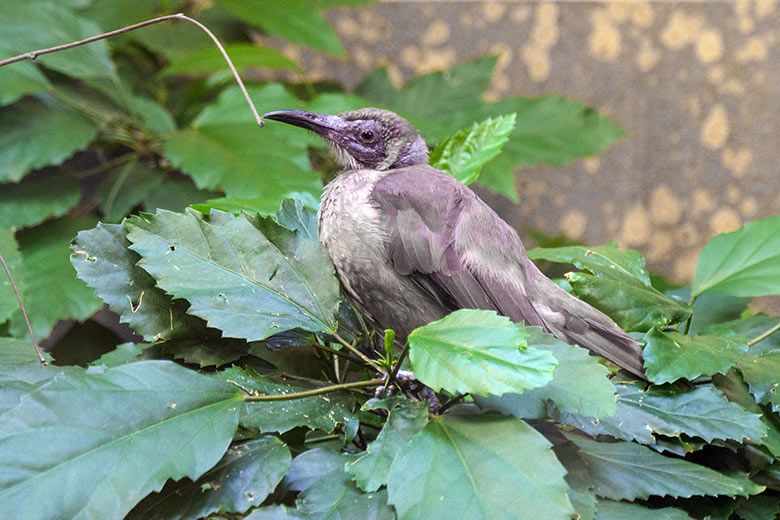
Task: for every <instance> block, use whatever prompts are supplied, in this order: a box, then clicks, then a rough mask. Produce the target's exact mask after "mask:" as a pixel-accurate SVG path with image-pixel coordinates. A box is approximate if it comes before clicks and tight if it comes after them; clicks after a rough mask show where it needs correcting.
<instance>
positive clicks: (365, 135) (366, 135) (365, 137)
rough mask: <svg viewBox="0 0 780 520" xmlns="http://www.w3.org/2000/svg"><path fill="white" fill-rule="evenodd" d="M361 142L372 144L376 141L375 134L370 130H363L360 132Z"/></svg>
mask: <svg viewBox="0 0 780 520" xmlns="http://www.w3.org/2000/svg"><path fill="white" fill-rule="evenodd" d="M360 140H361V141H363V142H364V143H370V142H372V141H373V140H374V132H369V131H368V130H363V131H362V132H360Z"/></svg>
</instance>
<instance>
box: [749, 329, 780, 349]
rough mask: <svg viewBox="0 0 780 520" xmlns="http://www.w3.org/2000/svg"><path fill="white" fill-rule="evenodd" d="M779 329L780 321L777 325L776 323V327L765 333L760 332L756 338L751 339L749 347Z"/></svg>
mask: <svg viewBox="0 0 780 520" xmlns="http://www.w3.org/2000/svg"><path fill="white" fill-rule="evenodd" d="M778 330H780V323H778V324H777V325H775V326H774V327H772V328H771V329H769V330H768V331H766V332H764V333H763V334H760V335H758V336H756V337H755V338H753V339H751V340H750V341H748V347H752V346H753V345H755V344H756V343H761V342H762V341H764V340H765V339H766V338H768V337H769V336H771V335H772V334H774V333H775V332H777V331H778Z"/></svg>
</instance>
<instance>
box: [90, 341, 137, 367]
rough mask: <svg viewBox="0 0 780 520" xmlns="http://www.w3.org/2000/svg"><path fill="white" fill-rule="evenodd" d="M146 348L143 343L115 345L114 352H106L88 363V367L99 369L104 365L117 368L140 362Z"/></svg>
mask: <svg viewBox="0 0 780 520" xmlns="http://www.w3.org/2000/svg"><path fill="white" fill-rule="evenodd" d="M148 346H149V345H148V344H145V343H122V344H120V345H117V346H116V348H115V349H114V350H112V351H110V352H106V353H105V354H103V355H102V356H100V357H99V358H97V359H96V360H95V361H93V362H92V363H90V366H96V367H99V366H102V365H105V366H106V367H118V366H119V365H126V364H127V363H133V362H135V361H140V360H141V356H142V355H143V351H144V348H146V347H148Z"/></svg>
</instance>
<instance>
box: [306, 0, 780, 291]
mask: <svg viewBox="0 0 780 520" xmlns="http://www.w3.org/2000/svg"><path fill="white" fill-rule="evenodd" d="M329 18H330V20H331V21H332V22H333V24H334V26H335V27H336V28H337V30H338V31H339V33H340V35H341V37H342V39H343V42H344V44H345V47H346V48H347V50H348V51H349V53H350V55H351V56H352V60H351V61H350V62H347V63H342V62H338V60H331V59H328V58H326V57H322V56H315V55H304V56H299V57H301V58H302V60H303V61H304V63H307V65H308V66H307V68H308V69H310V70H311V71H312V74H313V75H314V76H315V77H318V78H332V79H337V80H339V81H341V82H343V83H344V84H346V85H348V86H350V85H354V84H355V83H356V82H357V81H359V79H360V78H361V77H362V76H363V75H364V74H365V73H366V72H368V71H370V70H372V69H374V68H375V67H377V66H379V65H382V64H387V65H388V66H389V68H390V71H391V72H392V75H393V78H394V79H395V80H397V81H398V83H399V84H401V83H402V82H403V81H405V80H407V79H409V78H411V77H413V76H414V75H416V74H419V73H423V72H429V71H431V70H434V69H437V68H442V67H449V66H452V65H454V64H455V63H459V62H462V61H465V60H467V59H470V58H474V57H478V56H483V55H485V54H489V53H499V54H500V60H499V65H498V70H497V72H496V74H495V76H494V78H493V82H492V85H491V88H490V92H489V96H491V97H492V98H500V97H503V96H508V95H518V94H519V95H527V96H535V95H540V94H544V93H551V92H555V93H561V94H563V95H565V96H568V97H571V98H574V99H577V100H580V101H582V102H583V103H585V104H588V105H592V106H594V107H596V108H598V109H599V110H601V111H602V112H603V113H605V114H608V115H609V116H611V117H612V118H614V119H615V120H616V121H617V122H618V123H619V124H620V125H621V126H622V127H623V128H625V129H627V130H628V131H629V133H630V137H628V138H626V139H624V140H623V141H621V142H619V143H617V144H616V145H614V146H613V147H612V148H611V149H609V150H608V151H606V152H604V153H603V154H601V155H599V156H598V157H594V158H588V159H584V160H579V161H576V162H575V163H573V164H571V165H570V166H568V167H562V168H561V167H556V168H550V167H537V168H530V169H524V170H520V171H519V172H518V177H517V184H518V187H519V189H520V190H521V193H522V203H521V205H520V206H519V207H517V206H512V205H511V204H509V203H508V202H507V201H506V200H504V199H501V198H498V197H496V198H491V202H492V203H493V204H494V206H496V207H497V208H498V209H499V211H500V212H501V213H502V215H503V216H504V217H505V218H506V219H507V220H509V221H510V222H511V223H512V224H514V225H515V226H517V227H518V228H520V229H522V228H523V227H525V226H534V227H538V228H541V229H543V230H545V231H547V232H549V233H559V232H564V233H566V234H568V235H569V236H572V237H575V238H581V239H583V240H585V241H586V242H587V243H590V244H598V243H602V242H605V241H607V240H610V239H617V241H618V242H619V243H620V244H621V245H622V246H624V247H632V248H636V249H639V250H640V251H642V252H643V253H644V254H645V255H646V256H647V259H648V262H649V264H650V266H651V268H652V269H654V270H656V271H660V272H663V273H665V274H666V275H668V276H670V277H672V278H675V279H678V280H690V279H691V277H692V275H693V270H694V267H695V260H696V257H697V255H698V253H699V251H700V249H701V247H702V246H703V245H704V243H705V242H706V241H707V240H708V239H709V238H711V237H712V236H714V235H715V234H717V233H719V232H723V231H730V230H734V229H736V228H737V227H739V226H740V225H741V224H742V223H744V222H746V221H748V220H752V219H756V218H760V217H764V216H768V215H772V214H778V213H780V182H778V178H780V175H778V163H779V162H780V133H778V120H780V5H778V3H777V2H775V1H757V2H744V1H736V2H722V3H719V2H718V3H716V2H701V3H689V2H608V3H604V2H601V3H597V2H517V1H515V2H410V3H403V2H401V3H381V4H378V5H375V6H369V7H365V8H360V9H355V10H352V9H343V10H336V11H332V12H331V13H330V14H329ZM296 52H298V51H296ZM443 94H444V95H446V93H443ZM453 110H457V107H453Z"/></svg>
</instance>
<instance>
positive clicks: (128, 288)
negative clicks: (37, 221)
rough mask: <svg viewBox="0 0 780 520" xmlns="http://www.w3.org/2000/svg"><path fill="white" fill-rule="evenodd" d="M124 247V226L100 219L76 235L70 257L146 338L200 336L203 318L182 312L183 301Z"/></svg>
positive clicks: (89, 282) (97, 290)
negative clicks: (160, 285)
mask: <svg viewBox="0 0 780 520" xmlns="http://www.w3.org/2000/svg"><path fill="white" fill-rule="evenodd" d="M129 246H130V241H129V240H127V229H126V228H125V226H123V225H120V224H102V223H101V224H98V225H97V227H95V228H94V229H90V230H88V231H81V232H80V233H79V234H78V236H77V237H76V240H75V241H74V243H73V246H72V247H73V250H74V251H75V252H74V253H73V254H71V257H70V261H71V263H72V264H73V267H74V268H75V269H76V272H77V273H78V276H79V278H81V279H82V280H84V281H85V282H86V283H87V285H89V286H90V287H92V288H93V289H94V290H95V294H96V295H97V296H98V297H100V298H101V299H103V301H105V302H106V303H107V304H108V306H109V308H110V309H111V310H112V311H114V312H115V313H117V314H118V315H119V319H120V321H122V322H123V323H127V324H128V325H130V327H132V328H133V330H134V331H135V332H136V333H137V334H138V335H140V336H143V338H144V339H145V340H147V341H158V340H169V339H173V338H177V337H188V336H191V335H192V336H197V337H199V338H203V337H205V336H206V335H207V334H206V330H205V327H204V326H203V322H202V321H201V320H200V319H198V318H196V317H194V316H190V315H188V314H187V313H186V310H187V304H186V302H184V301H181V300H172V299H171V297H170V296H168V295H167V294H165V293H164V292H163V291H162V290H161V289H158V288H157V287H155V281H154V278H152V277H151V276H149V274H148V273H146V272H145V271H144V270H143V269H141V268H140V267H138V266H136V263H137V262H138V261H139V260H140V259H141V256H140V255H138V253H135V252H134V251H131V250H130V249H128V247H129Z"/></svg>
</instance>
